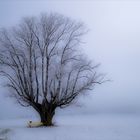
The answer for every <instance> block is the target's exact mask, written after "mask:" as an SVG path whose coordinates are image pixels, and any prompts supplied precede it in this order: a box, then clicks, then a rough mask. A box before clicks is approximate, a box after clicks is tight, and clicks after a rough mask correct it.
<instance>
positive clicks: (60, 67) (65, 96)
mask: <svg viewBox="0 0 140 140" xmlns="http://www.w3.org/2000/svg"><path fill="white" fill-rule="evenodd" d="M85 33H86V29H85V27H84V25H83V24H82V23H79V22H75V21H73V20H71V19H69V18H66V17H64V16H62V15H59V14H49V15H45V14H44V15H41V16H40V17H38V18H37V17H29V18H24V19H23V21H22V22H21V24H19V25H18V26H15V27H14V28H12V29H8V30H7V29H2V30H1V32H0V68H1V70H0V74H1V75H2V76H5V77H6V78H7V79H8V82H7V86H8V87H9V88H10V89H12V90H11V94H12V96H13V97H15V98H16V99H17V101H18V102H19V103H20V104H21V105H22V106H32V107H33V108H34V109H35V110H36V111H37V112H38V113H39V115H40V118H41V122H42V123H43V124H44V125H46V126H50V125H52V124H53V123H52V118H53V116H54V114H55V109H56V108H57V107H60V108H63V107H66V106H68V105H70V104H71V103H72V102H73V101H74V100H75V99H76V98H77V97H78V96H79V95H81V94H83V93H85V92H86V91H87V90H91V89H93V88H94V87H95V85H96V84H101V83H103V82H104V75H102V74H100V73H99V72H98V71H97V68H98V66H99V65H98V64H92V63H91V62H90V61H88V60H87V59H86V57H85V56H84V55H83V54H82V53H81V51H80V49H79V48H78V47H79V46H80V44H81V37H82V36H83V35H84V34H85Z"/></svg>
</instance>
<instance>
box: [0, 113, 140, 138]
mask: <svg viewBox="0 0 140 140" xmlns="http://www.w3.org/2000/svg"><path fill="white" fill-rule="evenodd" d="M28 121H29V119H16V120H14V119H11V120H0V140H1V138H3V139H4V140H139V139H140V116H139V115H131V114H129V115H122V114H114V115H112V114H106V115H105V114H94V115H87V114H83V115H59V116H57V117H56V119H55V126H54V127H49V128H45V127H41V128H27V122H28Z"/></svg>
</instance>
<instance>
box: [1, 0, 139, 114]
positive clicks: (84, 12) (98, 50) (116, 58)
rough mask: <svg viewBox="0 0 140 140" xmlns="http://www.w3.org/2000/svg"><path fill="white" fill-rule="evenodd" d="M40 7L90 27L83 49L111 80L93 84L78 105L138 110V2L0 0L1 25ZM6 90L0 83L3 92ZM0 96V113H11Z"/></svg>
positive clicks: (13, 22)
mask: <svg viewBox="0 0 140 140" xmlns="http://www.w3.org/2000/svg"><path fill="white" fill-rule="evenodd" d="M43 12H46V13H47V12H49V13H50V12H58V13H60V14H64V15H66V16H68V17H71V18H72V19H75V20H77V21H83V22H84V23H85V24H86V26H87V28H88V29H89V30H90V31H89V33H88V34H87V35H86V36H85V38H84V40H83V41H84V42H86V44H84V45H83V46H82V47H83V50H84V51H85V53H86V54H87V56H88V57H89V59H91V60H93V61H95V62H100V63H101V64H102V65H101V67H100V71H102V72H103V73H107V77H108V78H109V79H111V80H112V82H108V83H105V84H104V85H102V86H97V88H95V90H94V91H91V92H92V93H93V94H92V95H91V94H90V95H89V97H86V99H85V96H84V97H82V99H81V100H82V103H81V104H82V105H83V106H86V109H87V110H89V111H92V110H94V111H97V112H110V111H112V112H126V113H127V112H128V113H129V112H130V113H131V112H132V113H136V112H139V111H140V2H138V1H133V0H128V1H127V0H124V1H115V0H112V1H111V0H110V1H106V0H104V1H94V0H93V1H92V0H89V1H88V0H75V1H74V0H66V1H62V0H57V1H55V0H52V1H51V0H50V1H47V0H46V1H45V0H44V1H43V0H40V1H37V0H36V1H35V0H29V1H27V0H25V1H21V0H20V1H18V0H17V1H16V0H13V1H12V0H11V1H10V0H9V1H8V0H6V1H4V0H3V1H0V19H1V20H0V27H10V26H13V25H16V24H18V23H19V21H20V20H21V18H22V17H25V16H38V15H39V14H40V13H43ZM1 81H2V80H1ZM5 92H6V90H5V89H3V88H1V93H5ZM0 98H1V99H0V114H4V115H6V114H10V113H11V114H14V113H15V112H16V109H17V108H18V110H20V109H19V107H16V106H17V105H16V104H15V102H14V101H10V99H9V98H5V97H3V94H1V95H0ZM84 100H85V101H84ZM85 104H86V105H85ZM13 107H15V108H16V109H15V108H13ZM83 109H85V107H83ZM12 112H13V113H12ZM21 112H22V111H21ZM4 115H3V116H4Z"/></svg>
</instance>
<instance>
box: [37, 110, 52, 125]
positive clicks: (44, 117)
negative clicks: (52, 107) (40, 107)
mask: <svg viewBox="0 0 140 140" xmlns="http://www.w3.org/2000/svg"><path fill="white" fill-rule="evenodd" d="M39 115H40V121H41V122H42V123H43V125H44V126H53V116H54V113H52V112H51V113H48V112H41V113H40V114H39Z"/></svg>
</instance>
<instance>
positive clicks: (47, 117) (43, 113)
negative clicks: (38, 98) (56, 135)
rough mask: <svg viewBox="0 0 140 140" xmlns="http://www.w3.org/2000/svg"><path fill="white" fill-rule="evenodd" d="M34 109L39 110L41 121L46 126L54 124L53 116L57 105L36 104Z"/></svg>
mask: <svg viewBox="0 0 140 140" xmlns="http://www.w3.org/2000/svg"><path fill="white" fill-rule="evenodd" d="M34 109H35V110H36V111H37V112H38V114H39V116H40V121H41V122H42V123H43V125H44V126H53V116H54V115H55V109H56V106H55V105H48V106H47V107H46V106H45V105H41V104H34Z"/></svg>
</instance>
